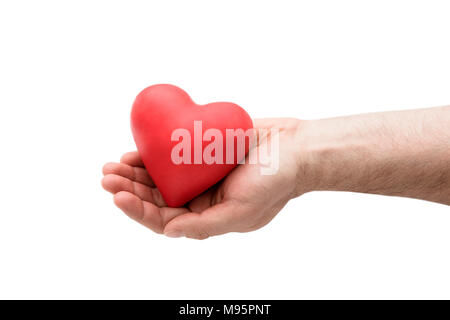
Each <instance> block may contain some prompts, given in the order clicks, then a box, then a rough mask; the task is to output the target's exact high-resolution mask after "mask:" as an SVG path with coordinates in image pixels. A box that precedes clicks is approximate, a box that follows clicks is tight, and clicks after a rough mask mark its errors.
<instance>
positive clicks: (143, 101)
mask: <svg viewBox="0 0 450 320" xmlns="http://www.w3.org/2000/svg"><path fill="white" fill-rule="evenodd" d="M194 121H197V122H195V126H196V128H197V129H196V130H195V132H194ZM199 124H201V127H202V132H201V134H199V133H200V131H199V130H198V129H199ZM252 128H253V124H252V120H251V118H250V116H249V115H248V114H247V112H245V110H244V109H242V108H241V107H239V106H238V105H236V104H234V103H230V102H214V103H209V104H206V105H197V104H195V103H194V102H193V101H192V100H191V98H190V97H189V95H188V94H187V93H186V92H184V91H183V90H181V89H180V88H178V87H175V86H172V85H168V84H159V85H154V86H150V87H148V88H146V89H144V90H143V91H142V92H141V93H139V95H138V96H137V97H136V100H135V102H134V104H133V109H132V111H131V129H132V132H133V137H134V140H135V142H136V146H137V148H138V151H139V154H140V156H141V158H142V160H143V162H144V164H145V167H146V168H147V171H148V172H149V174H150V176H151V177H152V179H153V181H154V182H155V184H156V186H157V188H158V189H159V191H160V192H161V194H162V196H163V198H164V200H165V201H166V203H167V205H168V206H170V207H179V206H182V205H184V204H185V203H186V202H188V201H189V200H191V199H193V198H194V197H196V196H198V195H199V194H201V193H202V192H204V191H205V190H207V189H208V188H209V187H211V186H213V185H214V184H216V183H217V182H219V181H220V180H221V179H222V178H223V177H225V176H226V175H227V174H228V173H229V172H230V171H231V170H232V169H233V168H234V167H236V165H237V164H238V160H242V158H243V156H244V155H243V154H242V152H243V151H242V150H243V149H241V153H240V156H241V158H240V159H238V149H237V148H238V143H237V139H238V138H233V139H229V141H231V140H232V141H233V142H232V144H233V145H232V147H231V148H230V144H227V143H226V138H227V129H228V131H230V130H236V129H242V130H243V131H247V130H248V129H252ZM177 129H181V131H180V130H179V131H177V132H184V133H185V134H186V133H188V134H189V135H190V139H191V141H190V147H191V148H190V151H191V152H190V153H191V157H189V148H187V147H186V148H184V150H183V151H181V152H176V151H174V147H176V146H177V145H178V149H176V150H177V151H179V150H180V149H179V148H180V147H181V145H182V144H181V143H187V142H186V141H185V140H186V139H185V138H186V135H185V136H184V137H183V138H179V140H175V141H172V138H173V137H172V134H173V133H174V130H177ZM183 129H186V130H187V131H186V130H183ZM208 129H218V130H219V131H220V132H218V131H217V130H216V131H215V133H217V134H221V135H222V137H223V141H222V143H223V157H220V150H221V149H220V148H219V147H220V144H218V145H216V147H217V148H216V151H214V152H212V153H206V154H211V155H212V156H216V155H217V157H218V158H217V159H220V158H222V159H223V161H222V162H223V163H220V160H219V161H216V162H215V163H210V162H211V161H210V160H209V161H205V160H207V159H206V158H203V157H201V156H200V157H201V159H199V151H201V155H204V152H205V148H206V147H207V146H208V145H209V144H211V143H212V142H213V141H216V140H217V139H218V138H220V136H219V135H216V136H215V137H214V138H210V141H204V140H206V139H203V138H204V136H203V134H204V133H205V132H207V130H208ZM242 130H241V133H242ZM210 132H213V131H210ZM247 132H248V131H247ZM199 136H200V137H199ZM241 137H242V135H241ZM175 138H176V137H175ZM205 138H206V137H205ZM196 139H197V140H196ZM199 139H201V141H200V140H199ZM244 139H246V140H245V143H244V144H245V154H247V152H248V149H249V145H250V143H251V136H250V137H249V138H245V137H244ZM184 146H188V144H184ZM211 149H212V146H210V148H209V149H208V150H209V151H211ZM217 150H219V152H217ZM185 152H186V153H185ZM230 152H231V155H230ZM174 154H175V155H177V157H176V159H177V161H175V162H174V160H173V159H174V156H173V155H174ZM227 156H229V158H228V159H227ZM180 158H181V159H184V160H187V159H190V163H189V161H184V162H183V163H179V164H177V162H179V160H180ZM227 160H229V161H227ZM230 160H232V161H230ZM199 161H201V163H200V164H199V163H198V162H199Z"/></svg>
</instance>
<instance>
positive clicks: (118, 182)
mask: <svg viewBox="0 0 450 320" xmlns="http://www.w3.org/2000/svg"><path fill="white" fill-rule="evenodd" d="M102 185H103V188H104V189H105V190H106V191H109V192H111V193H113V194H116V193H118V192H120V191H127V192H130V193H133V194H135V195H136V196H138V197H139V198H141V199H142V200H144V201H148V202H151V203H154V204H156V205H157V206H158V207H164V206H166V202H165V201H164V199H163V197H162V195H161V193H160V192H159V190H158V189H156V188H150V187H149V186H146V185H144V184H142V183H139V182H135V181H132V180H130V179H127V178H124V177H122V176H119V175H116V174H107V175H106V176H104V177H103V180H102Z"/></svg>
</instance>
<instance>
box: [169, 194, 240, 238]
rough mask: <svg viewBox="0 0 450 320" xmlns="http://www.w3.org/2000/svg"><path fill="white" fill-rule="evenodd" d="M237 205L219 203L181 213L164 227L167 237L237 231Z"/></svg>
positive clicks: (212, 234)
mask: <svg viewBox="0 0 450 320" xmlns="http://www.w3.org/2000/svg"><path fill="white" fill-rule="evenodd" d="M238 209H239V207H238V206H236V205H234V204H233V203H232V202H230V201H228V202H223V203H219V204H217V205H215V206H213V207H210V208H208V209H206V210H205V211H203V212H201V213H196V212H189V213H185V214H182V215H180V216H178V217H176V218H174V219H172V220H171V221H170V222H169V223H167V224H166V226H165V228H164V234H165V235H166V236H168V237H172V238H178V237H183V236H184V237H187V238H193V239H199V240H202V239H206V238H208V237H210V236H215V235H219V234H224V233H227V232H232V231H237V229H238V223H239V220H240V219H239V217H238V216H239V215H240V212H239V210H238Z"/></svg>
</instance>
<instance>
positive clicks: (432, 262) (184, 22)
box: [0, 1, 450, 299]
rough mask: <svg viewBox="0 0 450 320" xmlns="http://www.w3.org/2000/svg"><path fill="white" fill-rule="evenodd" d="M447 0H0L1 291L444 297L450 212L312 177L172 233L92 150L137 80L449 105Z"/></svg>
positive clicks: (364, 102)
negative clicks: (279, 202) (114, 189)
mask: <svg viewBox="0 0 450 320" xmlns="http://www.w3.org/2000/svg"><path fill="white" fill-rule="evenodd" d="M449 17H450V5H449V2H445V1H441V2H438V1H421V2H418V1H303V2H300V1H271V2H266V1H179V2H174V1H70V2H69V1H2V2H1V3H0V139H1V151H0V153H1V158H0V159H1V160H0V161H1V168H2V170H1V180H0V195H1V197H0V298H192V299H195V298H211V299H213V298H268V299H270V298H308V299H309V298H311V299H312V298H344V299H346V298H450V272H449V270H450V256H449V247H450V210H449V207H448V206H444V205H439V204H433V203H428V202H424V201H419V200H411V199H402V198H389V197H382V196H373V195H362V194H350V193H338V192H335V193H334V192H321V193H311V194H307V195H304V196H303V197H301V198H298V199H295V200H293V201H291V202H290V203H289V204H288V205H287V207H286V208H285V209H284V210H282V212H281V213H280V214H279V215H278V216H277V217H276V218H275V219H274V220H273V221H272V223H270V224H269V225H268V226H267V227H265V228H263V229H261V230H259V231H256V232H253V233H248V234H229V235H225V236H220V237H214V238H211V239H208V240H206V241H196V240H188V239H169V238H165V237H163V236H160V235H157V234H154V233H152V232H151V231H149V230H147V229H145V228H144V227H142V226H140V225H138V224H137V223H135V222H134V221H132V220H130V219H129V218H127V217H126V216H125V215H124V214H122V213H121V212H120V211H119V210H118V209H117V208H115V206H114V205H113V202H112V196H111V195H110V194H108V193H107V192H105V191H104V190H103V189H102V188H101V185H100V180H101V177H102V174H101V168H102V165H103V163H105V162H108V161H117V160H118V159H119V157H120V155H121V154H122V153H123V152H126V151H129V150H133V149H134V144H133V140H132V136H131V132H130V128H129V112H130V108H131V104H132V102H133V100H134V97H135V95H136V94H137V93H138V92H139V91H140V90H142V89H143V88H145V87H146V86H148V85H151V84H155V83H172V84H175V85H178V86H180V87H181V88H183V89H185V90H186V91H188V92H189V93H190V95H191V96H192V97H193V99H194V100H195V101H196V102H198V103H207V102H212V101H217V100H228V101H233V102H236V103H238V104H240V105H241V106H243V107H244V108H245V109H246V110H247V111H248V112H249V114H250V115H251V116H253V117H274V116H275V117H282V116H290V117H298V118H302V119H314V118H322V117H331V116H338V115H347V114H354V113H364V112H372V111H384V110H393V109H410V108H419V107H431V106H438V105H445V104H449V103H450V18H449Z"/></svg>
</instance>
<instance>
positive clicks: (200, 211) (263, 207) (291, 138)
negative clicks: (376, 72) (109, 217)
mask: <svg viewBox="0 0 450 320" xmlns="http://www.w3.org/2000/svg"><path fill="white" fill-rule="evenodd" d="M254 126H255V129H258V128H266V129H270V128H273V127H276V128H277V129H279V132H280V136H279V138H280V143H279V146H280V148H279V151H280V152H279V153H280V154H279V161H280V163H279V170H278V171H277V172H276V173H275V174H273V175H262V174H261V170H260V169H261V164H249V163H248V161H246V162H245V164H242V165H239V166H237V167H236V168H235V169H234V170H233V171H232V172H231V173H230V174H229V175H228V176H226V177H225V178H224V179H223V180H222V181H221V182H219V183H218V184H216V185H215V186H213V187H211V188H210V189H208V190H207V191H205V192H204V193H202V194H201V195H199V196H198V197H196V198H195V199H193V200H191V201H190V202H189V203H187V204H186V205H185V206H184V207H180V208H170V207H167V205H166V203H165V201H164V199H163V197H162V195H161V193H160V192H159V190H158V189H157V188H156V186H155V184H154V183H153V181H152V179H151V177H150V176H149V174H148V172H147V170H146V169H145V167H144V164H143V162H142V160H141V158H140V156H139V154H138V152H137V151H134V152H128V153H125V154H124V155H123V156H122V158H121V160H120V163H107V164H106V165H105V166H104V167H103V174H104V178H103V180H102V185H103V187H104V188H105V189H106V190H107V191H109V192H111V193H113V194H114V202H115V204H116V205H117V206H118V207H119V208H120V209H121V210H122V211H123V212H125V213H126V214H127V215H128V216H129V217H131V218H132V219H134V220H136V221H138V222H139V223H141V224H143V225H144V226H146V227H148V228H150V229H151V230H153V231H155V232H157V233H164V234H165V235H167V236H169V237H181V236H186V237H188V238H195V239H205V238H208V237H209V236H213V235H219V234H224V233H227V232H247V231H252V230H256V229H259V228H261V227H262V226H264V225H266V224H267V223H268V222H269V221H270V220H272V218H273V217H274V216H275V215H276V214H277V213H278V212H279V211H280V210H281V208H283V206H284V205H285V204H286V203H287V201H289V200H290V199H291V198H292V197H294V196H297V195H298V190H297V189H298V188H297V183H296V178H297V176H298V168H299V166H298V152H297V151H296V150H297V149H298V146H296V137H297V135H298V131H299V130H298V129H299V127H300V126H299V121H298V120H295V119H260V120H254ZM270 139H271V136H270V135H267V136H265V137H259V139H258V144H257V145H256V147H255V148H253V149H252V150H251V151H250V152H258V150H259V148H261V147H262V146H263V145H264V144H270Z"/></svg>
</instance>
